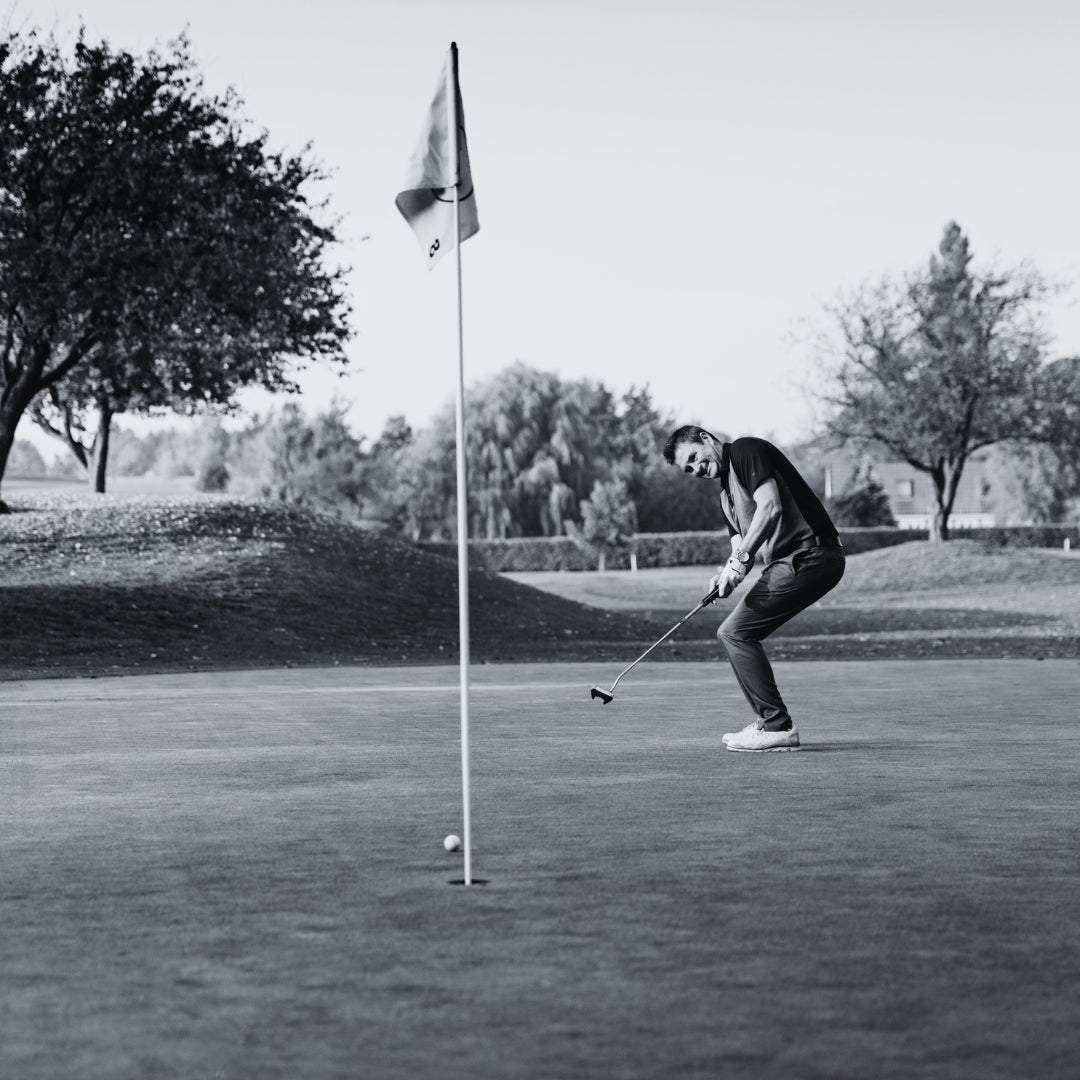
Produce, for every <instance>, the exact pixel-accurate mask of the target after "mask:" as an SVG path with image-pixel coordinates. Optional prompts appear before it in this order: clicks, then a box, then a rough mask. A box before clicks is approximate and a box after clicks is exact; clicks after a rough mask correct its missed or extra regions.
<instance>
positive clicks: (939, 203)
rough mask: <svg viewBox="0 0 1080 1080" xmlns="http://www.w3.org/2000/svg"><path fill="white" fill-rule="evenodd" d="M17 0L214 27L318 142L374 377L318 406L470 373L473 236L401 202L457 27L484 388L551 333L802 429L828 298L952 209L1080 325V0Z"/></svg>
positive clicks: (475, 360) (613, 364) (979, 263)
mask: <svg viewBox="0 0 1080 1080" xmlns="http://www.w3.org/2000/svg"><path fill="white" fill-rule="evenodd" d="M7 2H8V3H9V6H8V8H7V15H6V21H7V24H8V25H9V26H10V27H11V28H13V29H23V30H25V29H28V28H30V27H39V28H43V29H45V30H54V31H55V32H56V34H57V36H58V37H59V38H60V39H61V40H62V41H64V40H71V39H72V38H73V37H74V34H75V32H76V30H77V28H78V26H79V24H80V23H83V24H85V26H86V31H87V36H88V38H89V39H91V40H100V39H102V38H104V39H107V40H108V41H109V42H110V44H111V45H112V46H113V47H114V48H117V49H126V50H128V51H131V52H136V53H142V52H145V51H146V50H148V49H149V48H151V47H152V46H154V45H155V44H157V45H162V44H164V43H167V42H168V41H169V40H171V39H172V38H174V37H176V36H177V35H178V34H179V33H180V32H182V31H185V30H186V32H187V34H188V36H189V38H190V40H191V42H192V45H193V50H194V55H195V58H196V60H197V63H198V66H199V68H200V70H201V71H202V72H203V75H204V77H205V82H206V87H207V89H208V90H209V91H213V92H218V91H221V90H224V89H225V88H226V87H228V86H232V87H234V88H235V89H236V90H237V91H238V92H239V94H240V96H241V98H242V99H243V102H244V105H243V113H244V115H245V116H246V117H247V118H248V119H249V120H250V121H251V122H252V123H253V124H254V125H255V126H256V127H257V128H263V129H265V130H266V131H267V132H268V133H269V136H270V143H271V146H273V147H275V148H278V149H282V150H286V151H289V152H292V153H296V152H298V151H300V150H301V149H302V148H303V147H304V146H305V145H307V144H309V143H310V144H311V147H312V152H313V154H314V156H315V158H316V159H317V160H319V161H320V162H321V163H322V164H323V165H324V166H325V167H326V168H328V169H329V170H331V171H332V177H331V179H330V180H329V182H328V183H327V184H325V185H324V186H323V187H322V188H321V189H320V190H321V192H322V194H324V195H326V196H328V197H329V199H330V203H331V207H332V208H333V210H334V212H336V213H337V214H339V215H341V217H342V219H343V220H342V223H341V226H340V230H339V234H340V236H341V237H342V240H343V243H342V244H341V246H340V249H339V251H338V252H337V257H338V258H340V260H341V261H343V262H344V263H345V264H347V265H349V266H351V267H352V270H351V272H350V274H349V278H348V288H349V295H350V300H351V303H352V305H353V309H354V310H353V316H352V325H353V328H354V331H355V337H354V339H353V341H352V342H351V344H350V347H349V355H350V364H349V367H348V369H347V370H348V374H347V375H345V376H344V377H342V376H340V375H338V374H337V373H335V372H331V371H328V370H326V369H319V368H309V369H307V370H306V371H304V372H302V373H301V374H300V375H299V381H300V383H301V386H302V387H303V391H304V396H303V404H304V407H305V408H306V409H307V410H308V411H309V412H314V411H318V410H320V409H323V408H325V407H326V406H327V405H329V403H330V402H331V400H333V399H334V398H335V397H336V398H337V400H338V401H339V402H341V403H349V405H350V408H349V412H348V418H349V421H350V424H351V426H352V428H353V430H354V432H356V433H357V434H362V435H365V436H367V437H368V438H369V439H372V440H373V439H375V438H376V437H377V436H378V434H379V432H380V431H381V430H382V428H383V425H384V424H385V422H386V420H387V418H389V417H391V416H401V415H403V416H404V417H405V418H406V419H407V421H408V422H409V423H410V424H412V425H413V427H414V428H418V427H423V426H425V425H426V424H427V423H428V422H429V421H430V419H431V417H432V415H433V414H434V413H435V412H437V411H438V410H439V409H440V408H442V407H443V406H445V405H447V404H448V403H449V402H451V401H452V399H453V396H454V394H455V392H456V386H457V377H458V367H457V363H458V360H457V336H456V335H457V331H456V298H457V294H456V285H455V276H454V270H453V262H452V260H449V259H447V260H444V261H443V262H442V263H441V264H439V265H438V266H436V267H435V268H434V269H432V270H429V269H428V267H427V263H426V259H425V257H424V254H423V253H422V252H421V251H420V248H419V246H418V245H417V243H416V241H415V239H414V237H413V234H412V232H411V231H410V229H409V228H408V226H407V225H406V223H405V221H404V219H403V218H402V217H401V216H400V214H399V212H398V211H397V209H396V207H395V205H394V197H395V195H396V194H397V192H398V191H399V190H400V188H401V186H402V181H403V179H404V176H405V167H406V164H407V162H408V158H409V155H410V154H411V152H412V150H413V148H414V146H415V144H416V142H417V139H418V137H419V135H420V131H421V127H422V126H423V122H424V119H425V116H426V113H427V109H428V106H429V104H430V101H431V98H432V95H433V92H434V90H435V86H436V82H437V80H438V77H439V74H440V71H441V69H442V65H443V62H444V59H445V55H446V52H447V50H448V48H449V45H450V42H451V41H456V42H457V44H458V49H459V62H460V82H461V89H462V96H463V101H464V111H465V120H466V129H467V135H468V141H469V156H470V160H471V164H472V173H473V180H474V183H475V189H476V199H477V207H478V212H479V218H480V232H479V233H478V234H477V235H476V236H475V237H473V238H472V239H470V240H468V241H466V242H465V244H464V245H463V247H462V273H463V311H464V356H465V361H464V366H465V379H466V386H467V387H468V386H471V385H473V384H475V383H478V382H480V381H482V380H484V379H487V378H489V377H491V376H492V375H494V374H495V373H496V372H498V371H500V370H502V369H503V368H505V367H506V366H508V365H509V364H511V363H513V362H515V361H520V362H521V363H523V364H526V365H528V366H529V367H533V368H538V369H540V370H543V371H551V372H554V373H556V374H557V375H559V376H560V377H561V378H563V379H567V380H570V379H579V378H588V379H592V380H595V381H600V382H603V383H604V384H605V385H606V386H607V387H608V388H609V389H611V390H612V391H614V392H615V393H616V394H620V395H621V394H622V393H624V392H626V391H628V390H630V389H631V388H633V387H638V388H640V387H643V386H647V387H648V388H649V390H650V392H651V394H652V397H653V401H654V404H655V405H656V406H657V408H659V409H660V410H661V411H662V412H665V413H671V414H672V415H673V416H674V417H675V418H676V419H677V420H679V421H680V422H682V421H694V422H698V423H702V424H704V425H706V426H708V427H712V428H714V429H716V430H720V431H723V432H725V433H727V434H729V435H732V436H737V435H743V434H757V435H764V436H771V437H773V438H774V439H776V440H777V441H780V442H792V441H795V440H796V439H798V438H801V437H803V436H804V435H806V434H809V433H810V431H811V430H812V427H813V424H814V420H815V416H814V410H813V407H812V404H811V402H810V400H809V399H808V397H807V394H806V389H805V388H806V385H807V383H809V382H812V381H813V379H812V370H813V369H812V368H811V367H810V366H809V364H808V357H807V351H806V347H805V345H804V344H802V343H801V340H800V339H801V338H802V337H803V336H804V330H805V328H806V326H808V325H822V323H823V320H824V319H825V316H824V310H825V308H826V306H827V305H828V304H829V303H830V302H832V301H833V300H835V299H836V297H837V296H838V295H839V294H840V293H841V292H843V291H844V290H850V289H852V288H854V287H856V286H858V285H859V284H861V283H863V282H865V281H868V280H877V279H880V278H881V277H882V276H885V275H893V276H899V275H902V274H904V273H906V272H908V271H912V270H916V269H919V268H921V267H924V266H925V265H926V263H927V261H928V260H929V258H930V256H931V255H932V253H933V252H934V250H935V248H936V245H937V243H938V241H939V240H940V238H941V234H942V231H943V230H944V227H945V225H946V224H947V223H949V222H950V221H956V222H958V223H959V224H960V226H961V228H962V229H963V230H964V232H965V233H966V234H967V236H968V238H969V240H970V243H971V248H972V251H973V253H974V255H975V263H974V265H975V268H976V269H979V268H988V267H990V266H998V267H1012V266H1016V265H1017V264H1019V263H1021V262H1028V263H1031V264H1033V265H1034V266H1035V267H1037V268H1038V269H1039V270H1041V271H1042V272H1043V273H1044V274H1045V275H1047V276H1048V277H1050V278H1051V279H1053V280H1055V281H1058V282H1060V283H1062V284H1063V285H1065V286H1066V288H1065V289H1064V291H1063V292H1062V293H1061V295H1060V296H1058V297H1057V299H1056V300H1055V302H1054V303H1053V304H1052V305H1051V307H1050V308H1049V309H1048V310H1047V312H1046V318H1047V322H1048V325H1049V326H1050V328H1051V330H1052V331H1053V333H1054V334H1055V335H1056V341H1055V344H1054V346H1053V354H1054V355H1074V354H1080V303H1078V300H1080V205H1078V199H1077V195H1076V191H1077V176H1078V168H1077V166H1078V164H1080V160H1078V158H1080V141H1078V139H1077V136H1076V109H1077V103H1078V102H1080V68H1078V66H1077V65H1076V63H1075V51H1076V44H1077V41H1078V40H1080V5H1077V4H1075V3H1074V2H1073V0H977V2H972V0H881V2H874V0H756V2H755V3H753V4H749V3H746V2H745V0H738V2H736V0H652V2H642V0H542V2H541V0H531V2H529V3H524V2H519V0H288V2H285V0H178V2H176V3H170V4H168V5H158V4H155V3H147V2H146V0H7ZM0 10H3V9H0ZM244 404H245V405H246V407H247V408H249V409H254V410H258V411H261V412H265V411H267V410H268V409H269V408H271V407H272V406H273V402H272V401H270V399H268V398H267V397H265V396H264V395H248V396H247V397H246V398H245V399H244ZM126 423H127V422H126V421H125V424H126ZM129 426H130V425H129ZM28 427H29V424H28V422H26V423H24V425H23V426H22V427H21V428H20V432H19V434H20V436H21V437H26V436H27V435H28V434H29V431H28V430H27V429H28Z"/></svg>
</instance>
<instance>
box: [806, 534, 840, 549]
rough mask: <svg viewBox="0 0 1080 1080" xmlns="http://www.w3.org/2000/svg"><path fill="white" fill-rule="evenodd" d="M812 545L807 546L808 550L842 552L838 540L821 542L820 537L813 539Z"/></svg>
mask: <svg viewBox="0 0 1080 1080" xmlns="http://www.w3.org/2000/svg"><path fill="white" fill-rule="evenodd" d="M813 540H814V542H813V543H812V544H807V545H806V546H807V547H808V548H832V549H833V550H835V551H843V550H844V545H843V544H841V543H840V541H839V540H823V539H822V538H821V537H820V536H815V537H814V538H813Z"/></svg>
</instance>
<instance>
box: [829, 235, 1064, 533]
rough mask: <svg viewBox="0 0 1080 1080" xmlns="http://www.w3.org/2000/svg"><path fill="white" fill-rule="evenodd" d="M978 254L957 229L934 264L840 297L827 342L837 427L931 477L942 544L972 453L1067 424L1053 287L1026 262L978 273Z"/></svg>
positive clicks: (1049, 433) (1050, 433)
mask: <svg viewBox="0 0 1080 1080" xmlns="http://www.w3.org/2000/svg"><path fill="white" fill-rule="evenodd" d="M970 261H971V255H970V254H969V251H968V241H967V238H966V237H965V236H964V235H963V233H962V232H961V231H960V228H959V226H957V225H956V224H950V225H948V226H947V227H946V229H945V232H944V236H943V238H942V240H941V244H940V246H939V254H938V255H937V256H934V257H932V258H931V260H930V264H929V268H928V270H927V271H925V272H923V273H921V274H916V275H912V276H910V277H909V278H908V279H907V280H906V281H904V282H902V283H895V282H890V281H888V280H886V281H884V282H882V284H881V285H879V286H877V287H864V288H863V289H862V290H860V291H858V292H857V293H856V294H855V295H853V296H851V297H848V298H841V301H840V302H839V303H838V304H837V305H836V306H834V307H832V308H830V309H829V315H830V317H831V320H832V323H833V329H832V331H831V332H827V333H826V334H825V335H824V336H823V337H822V338H821V339H819V341H818V343H817V349H818V352H819V357H820V358H821V359H822V360H823V361H824V365H825V367H826V374H825V379H824V386H823V388H822V389H821V390H820V391H819V394H820V396H821V398H822V399H823V400H824V401H825V403H826V404H827V405H828V406H829V407H830V409H831V415H830V416H829V418H828V420H827V421H826V427H827V430H828V433H829V434H830V435H832V436H834V437H838V438H839V439H840V440H841V441H844V442H846V441H849V440H852V441H855V442H856V443H874V442H876V443H880V444H882V445H883V446H885V447H886V448H887V449H888V450H889V451H890V452H892V453H894V454H896V455H897V456H898V457H899V458H901V459H903V460H904V461H906V462H907V463H908V464H909V465H911V466H912V467H913V468H915V469H919V470H921V471H923V472H926V473H928V474H929V475H930V477H931V478H932V480H933V484H934V490H935V493H936V507H935V512H934V516H933V521H932V527H931V538H932V539H933V540H946V539H948V535H949V515H950V513H951V512H952V507H953V504H954V501H955V498H956V491H957V486H958V484H959V481H960V477H961V475H962V474H963V471H964V467H965V465H966V464H967V462H968V460H969V459H970V457H971V455H972V454H973V453H975V452H976V451H977V450H979V449H981V448H983V447H987V446H992V445H994V444H996V443H999V442H1002V441H1005V440H1016V441H1018V442H1031V441H1046V442H1049V441H1052V440H1053V439H1055V438H1059V437H1061V433H1062V429H1063V427H1064V421H1063V420H1062V419H1061V417H1062V409H1063V404H1062V402H1061V401H1056V400H1054V399H1053V397H1052V396H1051V389H1052V387H1051V382H1050V381H1049V380H1048V379H1047V377H1046V374H1045V371H1044V369H1043V360H1044V349H1045V346H1046V342H1047V339H1048V338H1047V334H1046V332H1045V329H1044V328H1043V325H1042V322H1041V319H1040V314H1039V303H1040V301H1041V300H1042V299H1044V298H1045V296H1046V294H1047V292H1048V287H1047V285H1046V284H1045V282H1044V281H1043V279H1042V278H1041V277H1040V275H1039V274H1038V273H1036V272H1035V271H1033V270H1031V269H1029V268H1024V267H1020V268H1016V269H1013V270H1010V271H1007V272H1004V273H989V272H988V273H982V274H975V273H973V272H972V270H971V268H970V266H969V264H970ZM1059 381H1061V382H1064V379H1062V380H1059ZM1060 389H1061V388H1060V386H1059V385H1058V384H1056V383H1055V384H1053V390H1054V391H1060Z"/></svg>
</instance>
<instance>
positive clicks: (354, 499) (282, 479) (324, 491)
mask: <svg viewBox="0 0 1080 1080" xmlns="http://www.w3.org/2000/svg"><path fill="white" fill-rule="evenodd" d="M346 412H347V407H346V406H344V405H341V404H340V403H337V402H335V403H333V404H332V405H331V406H330V408H329V409H327V410H326V411H325V412H322V413H320V414H319V415H317V416H316V417H315V418H314V419H313V420H310V421H309V420H308V419H307V417H306V416H305V415H304V413H303V411H302V410H301V409H300V407H299V406H298V405H296V404H295V403H293V402H289V403H288V404H287V405H286V406H285V407H284V408H283V409H282V410H281V413H280V414H278V415H274V416H271V417H270V418H268V419H267V420H265V421H262V422H256V423H255V424H254V425H253V426H252V427H251V428H249V429H248V430H247V431H245V432H242V433H240V434H239V435H238V436H237V438H236V439H235V446H236V449H235V452H234V453H233V452H231V453H230V455H229V457H228V458H227V459H226V467H227V468H228V471H229V475H230V482H229V491H230V492H232V491H236V492H240V493H243V494H248V495H255V496H257V497H259V498H264V499H274V500H277V501H280V502H288V503H295V504H297V505H300V506H309V507H312V508H314V509H317V510H321V511H323V512H330V513H334V514H338V515H344V514H348V515H349V516H358V515H359V513H360V510H361V507H362V503H363V485H364V470H363V457H364V455H363V450H362V447H361V443H360V440H359V439H357V438H356V437H355V436H354V435H353V434H352V432H351V431H350V430H349V426H348V424H347V422H346V420H345V413H346ZM232 441H233V440H230V443H232Z"/></svg>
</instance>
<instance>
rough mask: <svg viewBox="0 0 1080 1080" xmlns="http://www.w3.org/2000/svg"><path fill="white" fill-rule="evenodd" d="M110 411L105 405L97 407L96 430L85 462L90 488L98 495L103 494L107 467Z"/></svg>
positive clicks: (110, 426)
mask: <svg viewBox="0 0 1080 1080" xmlns="http://www.w3.org/2000/svg"><path fill="white" fill-rule="evenodd" d="M112 417H113V414H112V410H111V409H110V408H109V407H108V406H107V405H100V406H98V429H97V435H96V436H95V438H94V442H93V444H92V445H91V447H90V453H89V455H88V457H89V459H90V460H89V461H88V462H87V473H88V474H89V480H90V487H91V489H92V490H93V491H94V492H96V493H97V494H98V495H104V494H105V472H106V469H107V468H108V466H109V434H110V432H111V429H112Z"/></svg>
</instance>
